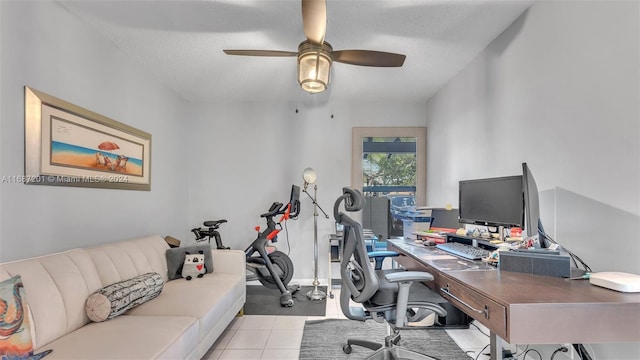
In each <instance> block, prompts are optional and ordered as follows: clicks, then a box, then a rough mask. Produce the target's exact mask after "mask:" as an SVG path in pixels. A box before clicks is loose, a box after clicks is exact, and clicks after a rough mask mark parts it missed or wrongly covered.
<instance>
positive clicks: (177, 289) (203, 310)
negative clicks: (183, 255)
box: [127, 272, 246, 339]
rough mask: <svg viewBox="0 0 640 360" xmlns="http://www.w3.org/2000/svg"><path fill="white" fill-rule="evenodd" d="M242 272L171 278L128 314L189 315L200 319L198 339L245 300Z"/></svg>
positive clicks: (244, 284)
mask: <svg viewBox="0 0 640 360" xmlns="http://www.w3.org/2000/svg"><path fill="white" fill-rule="evenodd" d="M245 291H246V283H245V278H244V274H242V275H240V274H227V273H218V272H214V273H212V274H207V275H206V276H204V277H203V278H202V279H197V281H195V280H194V281H186V280H181V279H178V280H172V281H169V282H167V283H166V284H165V286H164V289H163V290H162V294H161V295H160V296H158V297H157V298H155V299H154V300H153V301H149V302H147V303H145V304H142V305H140V306H138V307H136V308H135V309H132V310H131V311H130V312H129V313H128V315H127V316H129V315H171V316H192V317H194V318H196V319H198V320H199V322H200V339H202V338H203V337H204V336H205V335H207V334H208V333H209V332H210V331H211V329H213V328H214V327H215V325H216V323H217V322H218V321H219V319H220V318H222V317H223V315H224V314H226V313H227V312H229V311H234V309H233V305H234V304H235V303H236V302H237V300H238V299H239V298H242V299H243V300H244V297H245Z"/></svg>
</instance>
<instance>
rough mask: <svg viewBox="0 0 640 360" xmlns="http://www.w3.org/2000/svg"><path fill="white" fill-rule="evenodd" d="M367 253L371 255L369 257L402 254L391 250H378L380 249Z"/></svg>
mask: <svg viewBox="0 0 640 360" xmlns="http://www.w3.org/2000/svg"><path fill="white" fill-rule="evenodd" d="M367 255H369V258H377V257H385V258H386V257H396V256H399V255H400V254H399V253H397V252H395V251H391V250H378V251H369V252H368V253H367Z"/></svg>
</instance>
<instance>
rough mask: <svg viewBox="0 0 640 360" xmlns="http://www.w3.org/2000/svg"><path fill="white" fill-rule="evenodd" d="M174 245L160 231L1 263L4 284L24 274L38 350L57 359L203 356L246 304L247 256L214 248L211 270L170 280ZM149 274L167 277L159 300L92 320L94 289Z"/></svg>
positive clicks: (50, 359)
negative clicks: (168, 258) (90, 302)
mask: <svg viewBox="0 0 640 360" xmlns="http://www.w3.org/2000/svg"><path fill="white" fill-rule="evenodd" d="M167 249H169V246H168V244H167V243H166V242H165V241H164V239H163V238H161V237H160V236H150V237H144V238H138V239H133V240H127V241H121V242H116V243H109V244H105V245H102V246H98V247H91V248H84V249H73V250H68V251H65V252H61V253H56V254H51V255H45V256H40V257H35V258H30V259H24V260H19V261H13V262H9V263H3V264H0V281H1V280H5V279H8V278H10V277H11V276H14V275H17V274H20V275H21V277H22V281H23V284H24V290H25V294H26V298H27V302H28V304H29V307H30V311H31V319H32V321H33V322H34V324H35V339H34V347H35V349H36V351H35V352H36V353H37V352H40V351H44V350H47V349H53V352H52V353H51V354H49V355H47V356H46V357H45V360H54V359H99V358H102V359H200V358H201V357H202V356H203V355H204V354H205V353H206V352H207V350H208V349H209V348H210V347H211V345H213V343H214V342H215V341H216V339H217V338H218V337H219V336H220V334H221V333H222V332H223V330H224V329H225V328H226V327H227V325H228V324H229V323H230V322H231V321H232V320H233V318H234V317H235V316H236V314H237V313H238V311H239V310H240V309H242V307H243V305H244V303H245V298H246V286H245V281H246V280H245V255H244V252H242V251H239V250H213V251H212V258H213V268H214V272H213V273H208V274H206V275H205V276H204V277H202V278H195V279H193V280H190V281H187V280H185V279H182V278H180V279H176V280H172V281H167V262H166V257H165V252H166V250H167ZM148 272H157V273H158V274H160V275H161V276H162V277H163V279H164V280H165V285H164V288H163V289H162V292H161V293H160V295H159V296H158V297H156V298H155V299H153V300H150V301H148V302H146V303H144V304H142V305H139V306H137V307H135V308H134V309H132V310H131V311H129V312H127V313H126V314H124V315H120V316H117V317H115V318H113V319H110V320H107V321H103V322H97V323H95V322H91V321H90V320H89V318H88V317H87V314H86V311H85V302H86V300H87V298H88V297H89V295H91V294H92V293H93V292H95V291H96V290H98V289H100V288H102V287H104V286H106V285H110V284H112V283H115V282H119V281H122V280H127V279H130V278H133V277H135V276H137V275H141V274H145V273H148Z"/></svg>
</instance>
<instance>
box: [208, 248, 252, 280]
mask: <svg viewBox="0 0 640 360" xmlns="http://www.w3.org/2000/svg"><path fill="white" fill-rule="evenodd" d="M211 256H212V260H213V269H214V271H215V272H223V273H233V274H240V275H242V276H245V274H246V269H245V267H246V255H245V254H244V251H242V250H211Z"/></svg>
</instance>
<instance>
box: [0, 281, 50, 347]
mask: <svg viewBox="0 0 640 360" xmlns="http://www.w3.org/2000/svg"><path fill="white" fill-rule="evenodd" d="M49 353H51V350H47V351H44V352H41V353H39V354H34V353H33V342H32V338H31V318H30V317H29V309H28V306H27V298H26V296H25V293H24V285H23V284H22V278H21V277H20V275H16V276H14V277H12V278H10V279H7V280H5V281H3V282H0V358H2V359H5V358H8V359H22V358H24V359H40V358H43V357H44V356H46V355H47V354H49Z"/></svg>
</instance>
